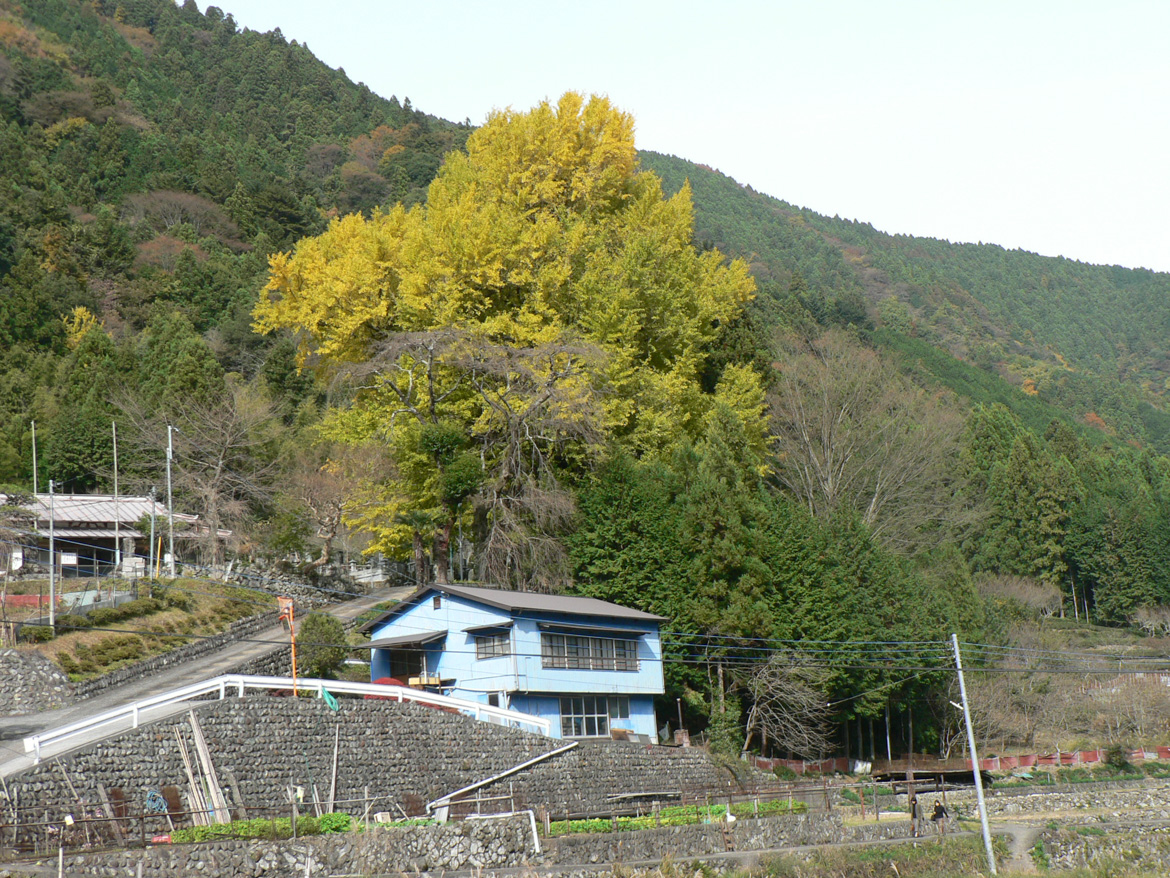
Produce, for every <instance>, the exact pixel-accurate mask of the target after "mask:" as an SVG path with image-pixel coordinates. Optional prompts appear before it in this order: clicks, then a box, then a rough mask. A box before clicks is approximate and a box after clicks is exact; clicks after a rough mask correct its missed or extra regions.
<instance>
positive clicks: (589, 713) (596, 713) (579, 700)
mask: <svg viewBox="0 0 1170 878" xmlns="http://www.w3.org/2000/svg"><path fill="white" fill-rule="evenodd" d="M560 713H561V737H563V738H607V737H609V731H610V729H611V728H613V723H614V722H615V721H620V720H626V721H627V725H628V720H629V719H630V698H629V696H628V695H562V696H561V700H560Z"/></svg>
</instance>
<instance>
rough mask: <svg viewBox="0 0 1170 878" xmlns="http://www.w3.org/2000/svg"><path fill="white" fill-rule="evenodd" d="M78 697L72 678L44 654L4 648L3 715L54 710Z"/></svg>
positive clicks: (0, 652)
mask: <svg viewBox="0 0 1170 878" xmlns="http://www.w3.org/2000/svg"><path fill="white" fill-rule="evenodd" d="M75 697H76V696H75V695H74V689H73V685H72V684H71V683H70V682H69V678H68V677H67V676H65V673H64V672H63V671H62V670H61V669H60V668H59V667H57V666H56V665H55V664H53V663H52V662H51V661H49V659H47V658H45V657H44V656H43V655H41V654H40V653H36V652H28V651H26V650H18V649H0V716H23V715H24V714H29V713H36V712H37V711H41V710H54V709H56V708H58V707H64V706H65V705H67V704H68V703H69V702H71V701H72V700H73V699H74V698H75Z"/></svg>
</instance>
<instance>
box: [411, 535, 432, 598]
mask: <svg viewBox="0 0 1170 878" xmlns="http://www.w3.org/2000/svg"><path fill="white" fill-rule="evenodd" d="M414 577H415V579H416V580H417V581H418V582H417V584H418V585H422V584H424V583H426V582H429V581H430V577H429V576H427V553H426V549H425V548H423V537H422V531H418V530H416V531H415V532H414Z"/></svg>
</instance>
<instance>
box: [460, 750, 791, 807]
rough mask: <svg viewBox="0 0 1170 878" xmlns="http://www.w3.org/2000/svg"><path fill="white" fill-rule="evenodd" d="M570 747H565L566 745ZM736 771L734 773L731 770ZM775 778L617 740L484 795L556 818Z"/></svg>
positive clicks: (745, 787) (701, 756)
mask: <svg viewBox="0 0 1170 878" xmlns="http://www.w3.org/2000/svg"><path fill="white" fill-rule="evenodd" d="M564 743H566V742H561V745H562V746H563V745H564ZM732 769H734V770H735V771H734V773H733V770H732ZM775 784H776V779H775V778H774V777H773V776H772V775H769V774H763V773H762V772H757V771H755V770H754V769H751V768H749V767H748V766H746V765H744V764H742V763H735V764H734V765H730V766H727V765H723V764H719V763H716V762H712V760H711V759H710V758H709V757H708V755H707V751H706V750H703V749H701V748H698V747H686V748H674V747H657V746H652V745H647V744H630V743H624V742H617V741H582V742H580V743H579V744H578V745H577V747H576V748H575V749H573V750H570V751H569V752H567V753H565V754H564V755H563V756H558V757H557V758H556V759H555V760H551V761H549V762H544V763H539V764H537V765H535V766H533V767H532V768H530V769H529V770H527V771H526V772H524V774H523V776H521V777H510V778H506V779H505V780H502V781H500V782H499V783H498V784H495V785H493V786H490V787H485V788H484V789H483V790H482V791H481V792H482V795H484V796H493V795H494V796H502V795H507V794H508V793H509V792H511V793H513V794H515V796H516V799H517V802H516V807H518V808H525V807H528V806H529V805H533V806H537V807H542V808H548V809H549V810H550V811H551V812H552V813H553V814H555V815H563V814H566V813H569V814H596V813H605V812H607V811H610V810H612V809H614V808H615V807H621V804H622V803H621V802H620V801H617V800H615V799H613V798H612V796H614V795H615V794H618V793H624V792H629V791H632V790H645V791H650V792H655V793H667V794H668V795H667V796H665V797H662V796H660V797H658V798H660V799H661V800H662V801H665V802H669V801H671V796H670V795H669V794H673V795H674V796H676V797H677V796H678V795H679V794H683V795H686V794H688V793H692V794H693V793H695V792H698V791H701V792H703V793H712V794H716V795H717V794H718V793H720V792H722V793H738V792H743V791H750V790H752V789H755V788H756V787H762V786H768V787H774V786H775Z"/></svg>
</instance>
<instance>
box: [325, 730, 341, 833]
mask: <svg viewBox="0 0 1170 878" xmlns="http://www.w3.org/2000/svg"><path fill="white" fill-rule="evenodd" d="M340 742H341V726H336V727H335V728H334V729H333V775H332V777H330V778H329V804H328V806H327V807H326V808H325V811H326V813H328V814H332V813H333V802H334V797H335V796H336V795H337V748H338V745H339V744H340Z"/></svg>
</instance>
